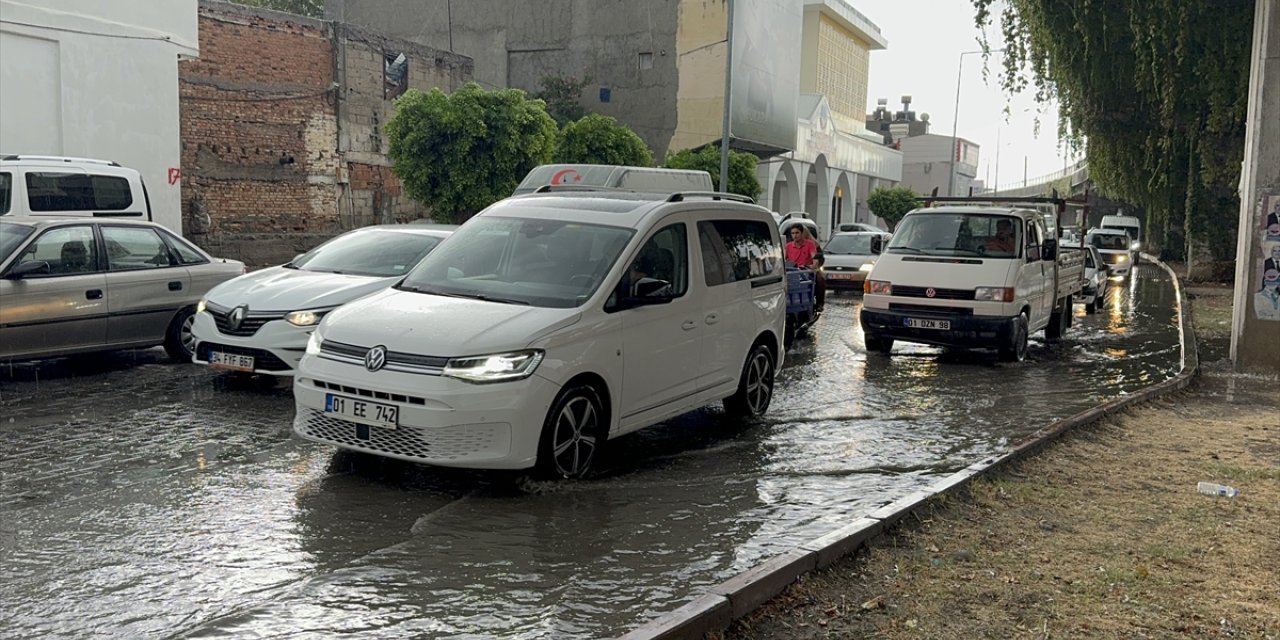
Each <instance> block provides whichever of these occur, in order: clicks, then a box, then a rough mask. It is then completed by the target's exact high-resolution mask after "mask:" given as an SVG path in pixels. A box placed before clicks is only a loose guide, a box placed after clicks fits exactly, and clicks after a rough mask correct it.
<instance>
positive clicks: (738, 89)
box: [729, 0, 804, 150]
mask: <svg viewBox="0 0 1280 640" xmlns="http://www.w3.org/2000/svg"><path fill="white" fill-rule="evenodd" d="M733 7H734V8H733V25H732V26H733V60H732V61H731V65H730V68H731V74H732V75H731V79H730V82H731V84H732V99H731V102H730V104H729V131H730V133H731V135H732V136H733V137H734V138H736V139H738V140H743V141H747V142H753V143H757V144H759V145H762V146H765V147H773V148H776V149H786V150H794V149H795V148H796V98H797V97H798V96H799V95H800V38H801V35H802V31H803V22H802V21H803V18H804V13H803V11H804V8H803V5H802V3H799V2H789V1H786V0H734V5H733Z"/></svg>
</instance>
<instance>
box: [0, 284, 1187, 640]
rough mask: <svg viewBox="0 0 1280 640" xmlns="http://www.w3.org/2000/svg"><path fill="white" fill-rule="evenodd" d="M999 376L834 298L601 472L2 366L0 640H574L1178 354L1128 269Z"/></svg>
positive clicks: (216, 391) (992, 367)
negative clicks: (510, 465)
mask: <svg viewBox="0 0 1280 640" xmlns="http://www.w3.org/2000/svg"><path fill="white" fill-rule="evenodd" d="M1114 284H1115V285H1116V286H1113V288H1112V292H1111V294H1110V295H1109V298H1108V299H1107V301H1106V303H1105V305H1104V306H1103V308H1102V309H1100V310H1099V312H1098V313H1097V314H1096V315H1088V316H1086V315H1085V314H1084V310H1083V307H1081V306H1077V308H1076V311H1077V315H1076V325H1075V326H1074V327H1073V328H1072V329H1071V330H1070V331H1069V332H1068V334H1067V337H1066V338H1065V339H1064V340H1062V341H1061V342H1059V343H1058V344H1055V345H1052V346H1049V345H1045V344H1044V343H1043V342H1042V341H1038V340H1037V339H1036V338H1035V337H1033V343H1032V349H1031V353H1030V356H1029V359H1028V361H1027V362H1025V363H1020V364H1012V365H1005V364H999V363H997V362H996V361H995V357H994V354H990V353H973V352H955V353H951V352H943V351H941V350H939V349H934V348H930V347H921V346H915V345H907V344H901V343H900V344H898V345H897V346H895V348H894V352H893V354H892V355H891V356H887V357H886V356H883V355H876V354H872V355H868V354H867V353H866V352H865V349H864V348H863V344H862V334H861V330H860V329H859V328H858V326H857V320H856V318H857V308H858V305H859V302H860V298H858V297H853V296H847V295H832V296H831V297H830V299H829V301H828V305H827V311H826V313H825V314H824V315H823V317H822V319H821V320H820V322H819V324H818V325H817V326H816V327H815V329H814V331H813V335H812V336H810V337H809V338H807V339H801V340H799V341H797V343H796V345H795V347H794V348H793V349H792V351H791V352H789V353H788V356H787V361H786V366H785V368H784V370H783V371H782V372H781V373H780V375H779V377H778V381H777V392H776V396H775V399H774V402H773V406H772V408H771V409H770V412H769V414H768V416H767V417H766V419H764V420H761V421H758V422H753V423H747V424H743V423H734V422H731V421H729V420H727V419H725V418H724V417H723V415H722V414H721V413H720V412H719V409H718V407H714V408H709V409H706V410H703V411H700V412H696V413H693V414H689V415H686V416H683V417H681V418H680V419H677V420H674V421H672V422H669V423H666V424H663V425H659V426H656V427H652V428H650V429H647V430H644V431H642V432H640V433H638V434H634V435H631V436H627V437H624V438H621V439H619V440H617V441H615V442H612V443H611V445H612V447H611V449H610V452H609V453H608V454H607V455H606V457H605V459H604V461H603V462H604V470H603V472H602V474H601V476H600V477H598V478H595V479H593V480H589V481H584V482H535V481H531V480H529V479H527V478H526V477H525V476H524V475H522V474H515V473H483V472H472V471H457V470H447V469H435V468H429V467H422V466H417V465H410V464H403V463H398V462H392V461H386V462H382V461H378V460H376V459H371V458H369V457H365V456H351V455H347V454H344V453H340V452H337V451H335V450H334V449H332V448H330V447H324V446H319V445H315V444H311V443H306V442H302V441H299V440H296V439H292V438H291V437H290V435H289V425H290V422H291V419H292V413H293V404H292V398H291V396H290V393H289V389H288V387H287V386H280V387H274V388H273V387H270V386H269V385H262V384H256V383H254V382H253V381H249V382H244V381H240V380H238V379H236V378H233V377H230V376H226V375H223V374H218V373H214V372H211V371H208V370H206V369H203V368H198V367H194V366H186V365H170V364H165V363H164V362H163V353H162V352H160V351H159V350H148V351H140V352H130V353H123V354H113V355H109V356H94V357H91V358H83V359H76V360H61V361H53V362H48V363H41V364H23V365H13V366H4V367H3V368H0V432H2V433H3V434H4V435H5V444H6V446H5V447H4V449H3V450H2V451H0V576H3V578H2V579H0V637H3V638H31V637H45V638H84V637H122V638H123V637H128V638H136V637H150V638H204V637H236V638H243V637H288V638H306V637H317V638H318V637H329V636H332V635H336V634H338V633H362V634H364V635H366V636H367V637H379V638H401V637H414V638H423V637H425V638H484V637H502V638H600V637H609V636H616V635H620V634H621V633H624V632H625V631H627V630H628V629H630V628H633V627H634V626H636V625H638V624H640V623H641V622H643V621H645V620H647V619H649V618H651V617H653V616H655V615H658V614H660V613H663V612H666V611H670V610H672V609H675V608H677V607H678V606H680V605H681V604H683V603H685V602H687V601H689V600H691V599H693V598H695V597H697V596H699V595H701V594H703V593H705V592H706V590H707V589H708V588H709V587H711V586H713V585H716V584H718V583H720V582H722V581H724V580H725V579H727V578H729V577H731V576H733V575H735V574H736V573H738V572H740V571H743V570H745V569H747V568H749V567H751V566H753V565H754V564H757V563H758V562H760V561H761V560H763V559H766V558H768V557H770V556H772V555H776V554H778V553H781V552H784V551H787V550H790V549H791V548H792V547H793V546H794V545H796V544H798V543H801V542H805V541H807V540H810V539H812V538H815V537H818V536H819V535H822V534H824V533H826V532H828V531H830V530H832V529H834V528H836V527H838V526H841V525H842V524H845V523H847V522H850V521H852V520H855V519H857V518H858V517H860V516H862V515H864V514H866V513H867V512H869V511H872V510H874V509H876V508H877V507H879V506H881V505H883V504H886V503H888V502H891V501H893V500H895V499H897V498H899V497H902V496H904V495H905V494H908V493H910V492H912V491H913V490H915V489H918V488H922V487H923V486H925V485H928V484H930V483H931V482H933V481H936V480H937V479H939V478H940V477H942V476H945V475H947V474H950V473H952V472H954V471H956V470H957V469H960V468H962V467H964V466H966V465H968V464H971V463H973V462H975V461H977V460H979V459H981V458H983V457H986V456H988V455H991V454H992V453H996V452H1000V451H1003V450H1006V449H1007V448H1009V447H1010V446H1011V443H1015V442H1017V441H1018V440H1019V439H1021V438H1025V437H1027V436H1028V435H1029V434H1031V433H1033V432H1034V431H1036V430H1037V429H1040V428H1042V427H1044V426H1046V425H1048V424H1049V423H1051V422H1052V421H1054V420H1055V419H1058V418H1062V417H1066V416H1069V415H1071V414H1074V413H1076V412H1078V411H1081V410H1083V409H1086V408H1089V407H1091V406H1093V405H1095V404H1097V403H1099V402H1101V401H1105V400H1107V399H1110V398H1115V397H1117V396H1120V395H1122V394H1125V393H1128V392H1132V391H1135V390H1137V389H1141V388H1143V387H1145V386H1147V385H1150V384H1152V383H1155V382H1158V381H1160V380H1164V379H1167V378H1169V377H1172V376H1174V375H1176V374H1177V372H1178V371H1179V369H1180V367H1181V358H1182V353H1181V348H1180V345H1179V319H1178V311H1177V302H1176V300H1177V296H1176V293H1175V290H1174V285H1173V283H1172V282H1171V280H1170V279H1169V278H1168V276H1167V275H1166V274H1165V273H1164V272H1163V271H1162V270H1160V269H1159V268H1157V267H1154V266H1150V265H1144V266H1141V267H1139V268H1138V269H1137V271H1136V274H1135V276H1134V277H1133V278H1132V279H1131V280H1130V281H1124V282H1120V283H1114Z"/></svg>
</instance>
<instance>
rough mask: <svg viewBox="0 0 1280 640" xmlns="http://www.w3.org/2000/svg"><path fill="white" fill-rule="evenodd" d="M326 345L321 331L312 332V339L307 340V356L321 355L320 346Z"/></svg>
mask: <svg viewBox="0 0 1280 640" xmlns="http://www.w3.org/2000/svg"><path fill="white" fill-rule="evenodd" d="M322 344H324V338H322V337H320V332H319V331H312V332H311V337H310V338H307V355H309V356H318V355H320V345H322Z"/></svg>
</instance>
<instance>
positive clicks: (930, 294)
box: [924, 287, 938, 298]
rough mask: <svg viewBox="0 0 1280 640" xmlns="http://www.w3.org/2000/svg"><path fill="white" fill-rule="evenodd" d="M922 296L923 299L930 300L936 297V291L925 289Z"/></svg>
mask: <svg viewBox="0 0 1280 640" xmlns="http://www.w3.org/2000/svg"><path fill="white" fill-rule="evenodd" d="M924 295H925V297H926V298H932V297H934V296H936V295H938V291H937V290H936V289H934V288H933V287H929V288H928V289H925V290H924Z"/></svg>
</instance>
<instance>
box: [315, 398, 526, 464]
mask: <svg viewBox="0 0 1280 640" xmlns="http://www.w3.org/2000/svg"><path fill="white" fill-rule="evenodd" d="M294 428H295V429H297V430H298V431H299V432H301V433H302V434H304V435H306V436H308V437H311V438H315V439H317V440H322V441H325V442H329V443H332V444H335V445H339V446H349V447H356V448H359V449H366V450H369V451H378V452H382V453H387V454H393V455H398V456H404V457H408V458H418V459H421V460H425V461H448V460H458V459H461V458H465V457H469V456H472V455H474V454H475V453H477V452H480V451H486V450H492V449H494V448H495V445H496V444H499V437H500V435H501V434H500V431H501V427H500V426H498V425H483V424H479V425H463V426H458V427H446V428H440V429H419V428H416V427H406V426H404V425H401V426H400V427H398V428H396V429H386V428H383V427H366V426H364V425H357V424H356V423H354V422H347V421H346V420H342V419H341V418H335V417H333V416H330V415H326V414H325V413H323V412H320V411H316V410H315V409H309V408H305V407H299V408H298V417H297V418H296V419H295V420H294Z"/></svg>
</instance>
